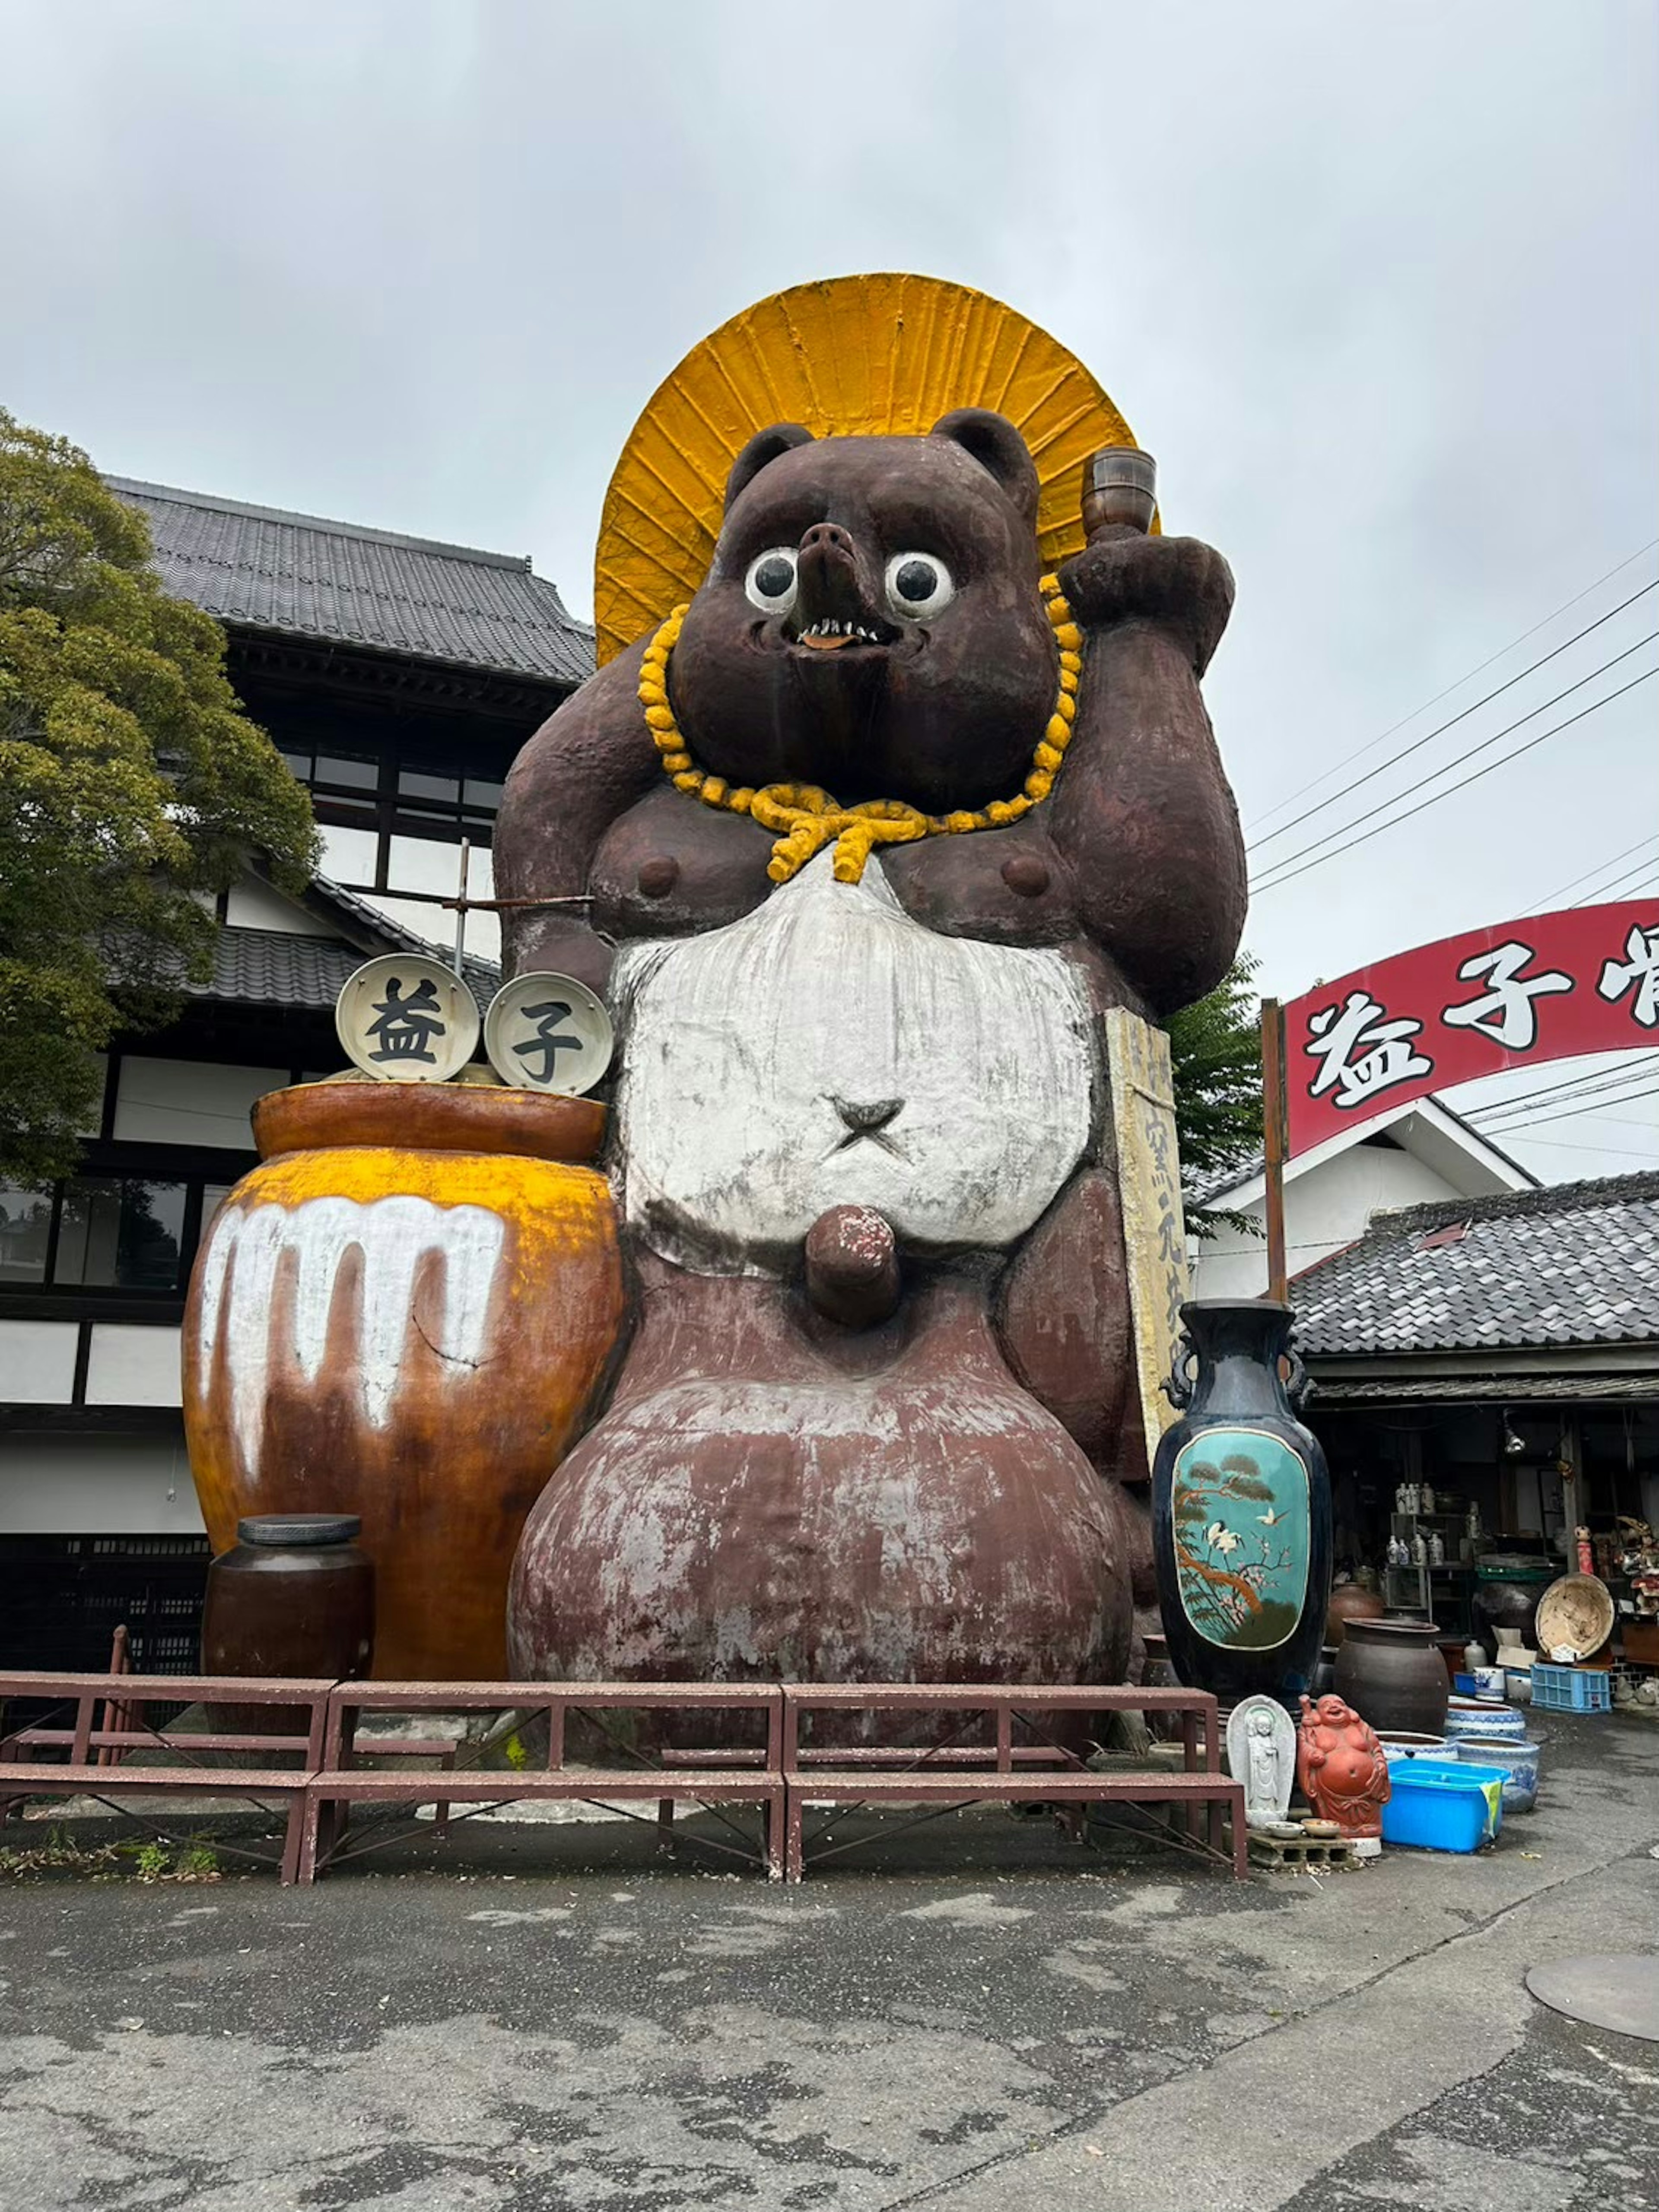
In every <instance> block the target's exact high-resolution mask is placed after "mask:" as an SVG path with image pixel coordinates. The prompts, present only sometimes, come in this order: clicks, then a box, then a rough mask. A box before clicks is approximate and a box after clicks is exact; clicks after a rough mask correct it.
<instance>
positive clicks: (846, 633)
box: [801, 622, 881, 645]
mask: <svg viewBox="0 0 1659 2212" xmlns="http://www.w3.org/2000/svg"><path fill="white" fill-rule="evenodd" d="M801 635H802V636H803V637H857V638H862V639H863V641H864V642H865V643H866V645H879V644H880V642H881V640H880V639H879V638H878V636H877V635H876V633H875V632H874V630H872V629H866V628H865V627H864V625H863V623H837V622H815V623H812V624H811V627H810V629H804V630H802V632H801Z"/></svg>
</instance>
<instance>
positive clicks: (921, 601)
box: [887, 553, 957, 622]
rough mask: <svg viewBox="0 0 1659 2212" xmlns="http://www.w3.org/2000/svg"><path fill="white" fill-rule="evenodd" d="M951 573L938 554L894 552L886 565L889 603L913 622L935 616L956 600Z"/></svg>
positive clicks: (898, 613)
mask: <svg viewBox="0 0 1659 2212" xmlns="http://www.w3.org/2000/svg"><path fill="white" fill-rule="evenodd" d="M956 593H957V587H956V586H955V585H954V584H953V583H952V582H951V571H950V570H949V569H948V568H946V567H945V563H944V562H943V561H941V560H940V559H939V556H937V554H933V553H895V554H894V556H893V557H892V559H891V560H890V562H888V563H887V604H888V605H889V606H890V607H891V608H892V610H893V612H894V613H895V614H896V615H901V616H908V617H909V619H910V620H911V621H913V622H915V621H919V620H920V619H921V617H924V616H926V615H936V614H938V613H939V611H940V610H941V608H944V607H948V606H949V605H950V604H951V600H952V599H954V598H955V597H956Z"/></svg>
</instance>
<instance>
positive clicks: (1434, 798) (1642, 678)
mask: <svg viewBox="0 0 1659 2212" xmlns="http://www.w3.org/2000/svg"><path fill="white" fill-rule="evenodd" d="M1656 635H1659V633H1656ZM1650 642H1651V640H1650V638H1645V637H1644V638H1638V640H1637V642H1636V644H1635V645H1633V646H1632V647H1629V648H1628V650H1627V651H1626V653H1617V654H1615V655H1614V657H1613V659H1612V660H1610V661H1608V662H1607V665H1606V667H1603V668H1598V669H1595V670H1593V671H1592V672H1591V675H1590V676H1586V677H1582V678H1580V679H1579V682H1578V683H1577V684H1569V685H1568V686H1567V689H1566V690H1565V691H1563V692H1560V693H1559V694H1558V695H1557V696H1558V698H1561V699H1565V698H1566V697H1568V696H1570V694H1571V693H1572V692H1574V691H1577V690H1581V689H1582V688H1583V685H1584V684H1588V683H1589V682H1591V681H1592V680H1593V678H1594V677H1595V676H1602V675H1605V674H1606V673H1607V668H1612V667H1615V666H1616V665H1618V663H1619V662H1620V660H1625V659H1628V658H1629V655H1630V653H1634V652H1636V651H1637V650H1638V647H1640V646H1644V645H1647V644H1649V643H1650ZM1656 676H1659V668H1648V669H1644V671H1643V672H1642V673H1641V675H1639V676H1634V677H1632V678H1631V680H1630V682H1629V683H1628V684H1620V687H1619V689H1618V690H1616V691H1609V692H1608V694H1607V697H1606V698H1605V699H1593V700H1592V701H1591V702H1590V703H1589V706H1588V707H1581V708H1579V710H1578V712H1577V714H1569V715H1568V717H1567V719H1566V720H1565V722H1557V723H1556V724H1555V726H1554V727H1553V729H1548V730H1542V731H1541V732H1539V734H1538V736H1537V737H1535V738H1528V740H1527V742H1526V744H1524V745H1517V746H1516V748H1515V750H1514V751H1513V752H1509V753H1505V754H1504V755H1503V757H1501V759H1498V760H1495V761H1488V762H1487V763H1486V767H1485V768H1478V769H1476V770H1475V771H1474V775H1466V776H1465V777H1463V779H1462V781H1461V782H1458V783H1452V784H1448V785H1447V787H1446V788H1445V789H1444V790H1443V791H1437V792H1435V793H1432V795H1431V797H1429V798H1427V799H1421V800H1419V803H1418V804H1417V805H1415V806H1412V807H1408V808H1407V811H1405V813H1403V814H1396V815H1395V817H1394V818H1393V820H1392V821H1389V822H1379V823H1377V825H1376V829H1367V830H1366V831H1365V833H1364V836H1361V837H1354V838H1352V839H1350V841H1349V842H1348V843H1347V844H1346V845H1339V846H1338V847H1337V848H1335V850H1334V852H1330V853H1322V854H1319V857H1318V858H1317V859H1316V860H1308V861H1307V866H1304V867H1299V868H1298V867H1296V866H1291V863H1292V862H1294V861H1297V860H1304V859H1305V858H1306V855H1307V854H1310V853H1313V852H1315V851H1316V850H1317V848H1318V846H1319V845H1321V844H1323V843H1325V842H1327V839H1326V838H1317V839H1316V840H1315V842H1314V843H1313V844H1312V845H1310V846H1307V847H1305V848H1304V850H1303V852H1301V853H1292V854H1291V856H1290V860H1289V861H1286V862H1284V863H1282V864H1280V865H1281V866H1283V867H1284V869H1285V872H1284V873H1282V874H1279V875H1276V876H1274V877H1273V878H1272V879H1271V881H1269V882H1267V883H1258V884H1252V885H1251V886H1250V888H1251V891H1252V894H1255V893H1256V892H1260V891H1276V890H1279V887H1280V885H1281V884H1288V883H1291V882H1293V881H1294V880H1295V878H1297V876H1305V875H1306V874H1307V873H1308V872H1309V871H1310V869H1313V868H1322V867H1323V866H1324V865H1325V863H1326V861H1327V860H1338V859H1340V856H1341V855H1342V854H1344V853H1351V852H1352V851H1353V849H1354V848H1355V846H1357V845H1367V844H1369V843H1370V841H1371V839H1372V838H1373V837H1380V836H1382V835H1383V831H1384V830H1385V829H1398V828H1399V827H1400V825H1401V823H1403V822H1409V821H1410V820H1411V819H1412V817H1413V815H1416V814H1421V813H1422V812H1423V811H1425V808H1427V807H1431V806H1434V805H1437V804H1438V803H1439V801H1440V800H1441V799H1449V798H1450V797H1451V795H1452V793H1454V792H1456V791H1465V790H1467V789H1468V787H1469V785H1470V784H1472V783H1479V782H1480V779H1481V777H1482V776H1486V775H1492V772H1493V770H1494V769H1500V768H1507V767H1509V765H1510V763H1511V762H1512V761H1518V760H1519V759H1520V758H1521V757H1522V754H1523V753H1529V752H1532V751H1534V750H1535V749H1536V748H1537V747H1538V746H1539V745H1541V744H1544V743H1545V742H1546V741H1547V739H1548V738H1559V736H1560V734H1561V732H1563V731H1564V730H1570V729H1571V728H1572V726H1573V725H1574V724H1575V723H1577V722H1582V721H1583V720H1584V718H1585V716H1586V715H1587V714H1595V713H1597V712H1598V711H1599V710H1600V709H1601V708H1603V707H1610V706H1612V704H1613V701H1614V700H1615V699H1622V698H1623V697H1624V696H1625V694H1626V692H1627V691H1634V690H1635V689H1636V688H1637V686H1638V684H1648V683H1651V681H1652V680H1653V678H1654V677H1656ZM1545 703H1546V705H1547V706H1550V707H1553V706H1554V705H1555V704H1556V700H1555V699H1551V700H1547V702H1545ZM1543 712H1544V708H1541V707H1534V708H1533V710H1532V714H1522V717H1521V719H1520V720H1519V721H1516V722H1511V723H1510V727H1509V729H1507V730H1500V731H1499V732H1498V738H1506V737H1508V736H1509V734H1510V730H1518V729H1520V728H1522V726H1524V725H1525V724H1526V723H1528V722H1529V721H1531V720H1532V719H1533V715H1534V714H1542V713H1543ZM1498 738H1485V739H1483V740H1482V742H1481V743H1480V744H1478V745H1472V746H1471V747H1470V748H1469V750H1468V752H1466V753H1462V754H1461V755H1460V756H1459V757H1458V759H1457V760H1455V761H1448V762H1447V763H1446V766H1445V767H1444V768H1441V769H1436V770H1435V771H1434V773H1435V775H1446V774H1447V773H1448V771H1449V769H1454V768H1457V767H1459V766H1460V765H1461V764H1462V762H1463V761H1466V760H1470V759H1472V758H1473V757H1474V755H1475V754H1476V753H1478V752H1483V751H1484V750H1486V746H1487V745H1489V744H1497V742H1498ZM1421 781H1422V782H1429V781H1432V779H1431V778H1430V777H1426V776H1425V777H1424V778H1423V779H1422V780H1421ZM1420 788H1421V784H1420V783H1419V784H1416V785H1413V786H1411V787H1409V789H1411V790H1416V789H1420ZM1407 795H1408V792H1404V791H1402V792H1396V793H1395V799H1404V798H1406V797H1407ZM1395 799H1385V800H1384V801H1383V806H1392V805H1394V804H1395ZM1382 811H1383V807H1382V806H1374V807H1372V808H1371V809H1370V812H1369V813H1365V814H1361V815H1358V816H1356V817H1355V819H1354V820H1353V821H1352V822H1349V823H1345V824H1344V825H1343V828H1344V829H1358V827H1359V824H1360V823H1362V822H1369V821H1370V818H1371V816H1372V815H1375V814H1380V813H1381V812H1382ZM1342 834H1343V830H1342V829H1333V830H1331V831H1329V832H1328V836H1330V837H1340V836H1342Z"/></svg>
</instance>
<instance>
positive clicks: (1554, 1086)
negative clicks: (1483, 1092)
mask: <svg viewBox="0 0 1659 2212" xmlns="http://www.w3.org/2000/svg"><path fill="white" fill-rule="evenodd" d="M1656 1058H1659V1051H1646V1052H1643V1053H1642V1054H1640V1056H1639V1057H1638V1058H1636V1059H1632V1060H1626V1062H1625V1064H1624V1066H1622V1067H1614V1068H1606V1067H1590V1068H1581V1069H1580V1070H1579V1071H1578V1073H1577V1074H1574V1075H1565V1076H1562V1077H1560V1078H1559V1079H1557V1080H1556V1081H1555V1082H1553V1083H1543V1084H1541V1085H1539V1086H1538V1088H1537V1089H1536V1090H1535V1091H1514V1092H1512V1093H1511V1094H1510V1097H1507V1098H1494V1099H1492V1101H1491V1103H1489V1104H1487V1105H1485V1106H1472V1107H1471V1108H1470V1109H1468V1113H1467V1114H1466V1115H1465V1116H1464V1119H1465V1120H1466V1121H1486V1120H1489V1119H1490V1118H1491V1117H1492V1116H1493V1115H1499V1114H1507V1113H1509V1112H1510V1110H1511V1109H1513V1108H1515V1107H1516V1106H1526V1105H1530V1104H1531V1103H1532V1102H1533V1100H1534V1099H1535V1098H1547V1097H1549V1095H1550V1094H1551V1092H1552V1091H1574V1092H1576V1093H1577V1095H1578V1096H1579V1097H1586V1098H1588V1097H1595V1096H1596V1095H1598V1094H1599V1093H1601V1092H1602V1091H1612V1090H1615V1089H1616V1088H1617V1087H1618V1086H1619V1085H1620V1084H1622V1083H1629V1082H1631V1081H1632V1079H1643V1078H1645V1077H1646V1076H1648V1075H1649V1074H1650V1073H1652V1070H1651V1068H1650V1066H1649V1065H1648V1063H1649V1062H1650V1061H1651V1060H1655V1059H1656Z"/></svg>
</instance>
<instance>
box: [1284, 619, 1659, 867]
mask: <svg viewBox="0 0 1659 2212" xmlns="http://www.w3.org/2000/svg"><path fill="white" fill-rule="evenodd" d="M1656 638H1659V630H1650V631H1649V632H1648V634H1647V635H1646V636H1645V637H1638V639H1637V641H1636V642H1635V644H1634V645H1627V646H1626V647H1625V649H1624V651H1623V652H1622V653H1614V654H1613V658H1612V659H1611V660H1604V661H1602V662H1601V665H1600V666H1599V667H1596V668H1592V669H1591V670H1590V671H1589V674H1588V675H1584V676H1580V677H1577V678H1575V679H1574V681H1573V682H1572V683H1571V684H1568V685H1567V686H1566V687H1565V690H1560V691H1558V692H1556V693H1555V695H1554V696H1553V697H1552V698H1549V699H1545V700H1541V702H1539V704H1538V705H1537V706H1536V707H1528V709H1527V711H1526V713H1525V714H1517V715H1516V719H1515V720H1514V721H1512V722H1506V723H1505V724H1504V727H1503V728H1502V729H1501V730H1494V731H1493V732H1492V735H1491V737H1489V738H1478V739H1477V740H1476V742H1475V743H1474V744H1472V745H1470V746H1468V748H1467V749H1466V750H1464V751H1462V752H1461V753H1457V754H1455V756H1454V757H1452V758H1451V759H1450V760H1449V761H1446V762H1444V763H1443V764H1442V765H1441V766H1440V767H1439V768H1433V769H1429V770H1428V772H1427V773H1426V774H1425V775H1420V776H1419V777H1418V779H1417V781H1415V782H1414V783H1408V784H1407V786H1406V788H1405V789H1404V790H1403V791H1396V792H1393V793H1390V794H1389V797H1388V798H1387V799H1378V800H1377V802H1376V805H1375V806H1369V807H1367V808H1366V810H1365V811H1364V813H1363V814H1356V815H1355V816H1354V817H1353V819H1352V821H1351V822H1343V823H1339V824H1338V825H1337V827H1336V828H1335V829H1321V830H1317V831H1316V832H1315V835H1314V838H1313V842H1312V843H1311V844H1308V845H1304V847H1303V848H1302V849H1301V851H1300V852H1299V853H1290V854H1286V855H1285V858H1284V859H1283V860H1269V861H1268V862H1267V873H1268V874H1269V875H1270V876H1271V875H1272V874H1273V872H1274V870H1275V869H1278V868H1288V867H1293V866H1295V864H1296V863H1297V861H1298V860H1306V859H1307V857H1308V855H1309V854H1310V853H1316V852H1317V851H1318V850H1319V848H1320V847H1321V846H1322V845H1328V844H1329V843H1330V842H1331V840H1332V839H1333V838H1334V837H1344V836H1346V835H1347V833H1348V831H1349V830H1350V829H1358V828H1359V826H1360V824H1361V823H1365V822H1370V821H1371V820H1373V819H1374V818H1375V817H1376V816H1377V815H1379V814H1382V813H1383V812H1385V811H1387V809H1388V808H1389V807H1390V806H1397V805H1399V803H1400V801H1401V799H1409V798H1410V797H1411V795H1412V793H1413V792H1414V791H1421V790H1422V789H1423V787H1425V785H1426V784H1431V783H1433V782H1434V781H1436V780H1437V778H1438V777H1440V776H1443V775H1450V774H1451V772H1452V770H1453V769H1455V768H1462V765H1463V763H1465V761H1472V760H1473V759H1474V757H1475V755H1476V754H1477V753H1484V752H1486V751H1487V750H1489V749H1490V748H1491V747H1492V746H1493V745H1495V744H1501V743H1502V741H1503V740H1504V738H1509V737H1513V736H1514V734H1515V732H1516V731H1517V730H1523V729H1525V727H1526V726H1527V724H1528V722H1534V721H1536V720H1537V719H1538V717H1539V716H1540V715H1541V714H1548V712H1549V710H1550V708H1552V707H1559V705H1560V703H1561V702H1562V701H1563V700H1564V699H1571V696H1572V695H1573V693H1574V692H1575V691H1582V690H1583V688H1584V686H1585V685H1586V684H1594V683H1595V679H1596V678H1597V677H1598V676H1605V675H1606V674H1607V671H1608V670H1609V669H1613V668H1617V666H1618V665H1619V664H1620V661H1621V660H1628V659H1630V657H1631V655H1632V653H1639V652H1640V651H1641V649H1642V647H1644V645H1651V644H1652V643H1653V641H1654V640H1655V639H1656ZM1615 696H1616V695H1615ZM1519 750H1521V751H1523V752H1524V751H1525V750H1526V748H1525V746H1522V747H1521V748H1520V749H1519ZM1509 757H1510V758H1511V759H1512V758H1514V757H1515V756H1514V755H1512V754H1511V755H1510V756H1509ZM1436 795H1437V797H1440V798H1443V797H1444V796H1445V793H1443V792H1442V793H1437V794H1436ZM1404 819H1405V817H1404V816H1403V815H1402V816H1401V820H1402V821H1403V820H1404Z"/></svg>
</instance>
